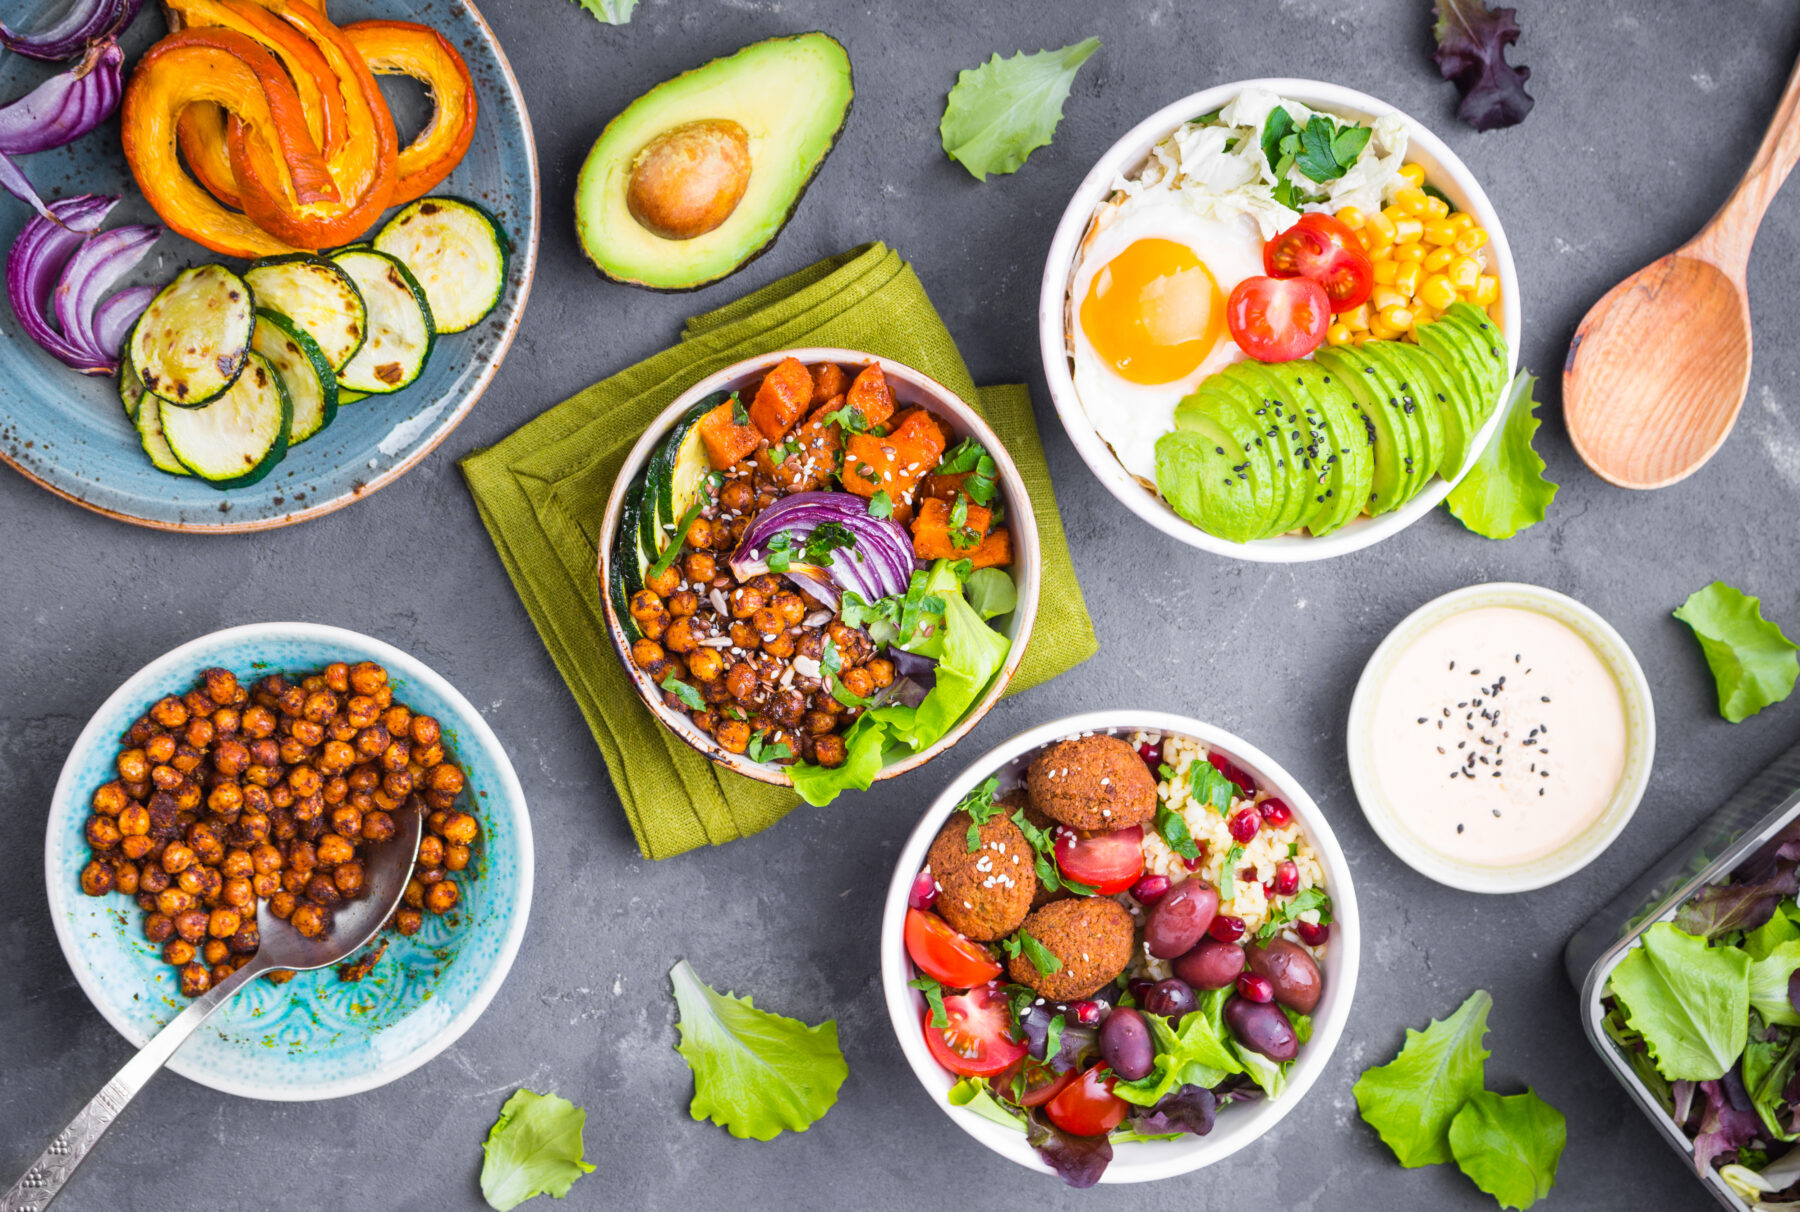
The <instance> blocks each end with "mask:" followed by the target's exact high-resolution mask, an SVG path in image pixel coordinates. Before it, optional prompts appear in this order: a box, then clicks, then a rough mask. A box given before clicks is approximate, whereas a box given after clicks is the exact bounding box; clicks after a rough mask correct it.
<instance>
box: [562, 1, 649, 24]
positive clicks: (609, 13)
mask: <svg viewBox="0 0 1800 1212" xmlns="http://www.w3.org/2000/svg"><path fill="white" fill-rule="evenodd" d="M575 3H577V4H579V5H580V6H581V7H582V8H585V9H586V10H587V11H588V12H590V13H592V14H593V15H594V17H595V18H596V19H597V20H600V21H604V22H606V24H608V25H624V24H625V23H626V22H627V21H629V20H631V10H632V9H634V8H636V7H637V6H638V0H575Z"/></svg>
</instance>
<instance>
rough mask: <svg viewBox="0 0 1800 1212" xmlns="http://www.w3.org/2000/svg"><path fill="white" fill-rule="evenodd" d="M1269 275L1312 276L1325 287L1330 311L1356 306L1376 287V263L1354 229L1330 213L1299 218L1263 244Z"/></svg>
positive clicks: (1274, 276)
mask: <svg viewBox="0 0 1800 1212" xmlns="http://www.w3.org/2000/svg"><path fill="white" fill-rule="evenodd" d="M1263 268H1264V269H1265V270H1267V271H1268V273H1269V276H1270V277H1271V278H1311V279H1312V280H1313V281H1315V282H1317V283H1318V284H1319V285H1320V286H1323V287H1324V288H1325V295H1326V297H1327V298H1329V299H1330V300H1331V310H1332V311H1333V312H1340V311H1349V310H1350V309H1351V308H1352V307H1356V306H1359V305H1360V304H1361V303H1362V302H1363V300H1365V299H1367V298H1368V297H1369V292H1370V291H1372V290H1374V289H1375V267H1374V266H1373V265H1371V264H1370V263H1369V254H1367V253H1365V252H1364V251H1363V249H1362V244H1361V243H1360V242H1359V241H1358V240H1357V238H1356V233H1355V232H1353V231H1351V230H1350V229H1349V228H1348V227H1345V226H1344V224H1343V223H1342V222H1341V221H1340V220H1337V219H1334V218H1332V217H1331V216H1330V215H1321V214H1307V215H1301V216H1300V221H1299V222H1298V223H1296V224H1294V225H1293V226H1292V227H1290V228H1288V229H1287V230H1286V231H1284V232H1282V233H1281V234H1280V235H1278V236H1276V237H1275V238H1274V239H1273V240H1270V241H1269V242H1268V243H1267V244H1265V245H1263Z"/></svg>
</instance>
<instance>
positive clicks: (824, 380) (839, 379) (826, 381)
mask: <svg viewBox="0 0 1800 1212" xmlns="http://www.w3.org/2000/svg"><path fill="white" fill-rule="evenodd" d="M812 377H813V395H812V402H813V406H814V407H815V408H816V407H818V406H819V405H820V404H823V403H825V402H826V401H827V400H829V399H831V397H833V396H841V395H843V394H844V391H845V389H847V388H848V387H849V386H850V376H849V375H847V374H845V373H844V368H843V367H842V366H839V365H838V364H837V363H836V362H821V363H819V364H818V365H817V366H815V367H813V368H812ZM839 403H840V404H841V403H842V401H840V402H839Z"/></svg>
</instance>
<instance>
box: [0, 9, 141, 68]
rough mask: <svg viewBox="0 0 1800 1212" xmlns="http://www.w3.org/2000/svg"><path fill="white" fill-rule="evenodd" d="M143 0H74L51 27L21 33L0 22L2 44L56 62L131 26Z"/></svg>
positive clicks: (34, 57) (30, 56) (71, 56)
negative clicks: (100, 38)
mask: <svg viewBox="0 0 1800 1212" xmlns="http://www.w3.org/2000/svg"><path fill="white" fill-rule="evenodd" d="M143 2H144V0H74V3H72V4H71V5H70V6H69V11H68V12H67V13H65V14H63V17H62V19H61V20H60V21H58V22H57V23H56V24H54V25H52V26H51V27H50V28H49V29H45V30H38V31H37V32H36V33H20V32H18V31H16V30H13V29H9V28H8V27H7V25H6V23H5V22H3V21H0V46H4V47H6V49H8V50H11V51H17V52H18V53H19V54H21V55H25V56H27V57H28V58H32V59H43V60H46V61H49V62H52V63H54V62H56V61H57V60H59V59H70V58H73V57H74V56H75V55H77V54H79V53H81V48H82V47H84V46H86V45H87V44H88V43H89V42H90V41H92V40H93V39H95V38H98V37H99V36H101V35H102V34H105V33H109V32H110V33H114V34H116V33H119V32H121V31H123V30H124V29H125V27H126V26H128V25H130V24H131V23H132V21H133V20H135V19H136V17H137V15H138V10H139V9H140V8H142V7H143Z"/></svg>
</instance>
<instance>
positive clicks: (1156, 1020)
mask: <svg viewBox="0 0 1800 1212" xmlns="http://www.w3.org/2000/svg"><path fill="white" fill-rule="evenodd" d="M1229 994H1230V990H1228V989H1214V990H1212V991H1210V992H1209V993H1207V994H1206V995H1205V996H1204V997H1203V998H1202V999H1201V1001H1200V1008H1199V1009H1198V1010H1191V1011H1189V1012H1188V1013H1187V1015H1186V1016H1185V1017H1183V1018H1182V1020H1181V1026H1180V1027H1179V1029H1177V1028H1174V1027H1171V1026H1169V1020H1168V1019H1166V1018H1164V1017H1163V1016H1162V1015H1160V1014H1146V1015H1144V1021H1145V1022H1146V1023H1148V1024H1150V1035H1151V1038H1152V1040H1153V1041H1154V1043H1155V1044H1156V1060H1155V1066H1156V1067H1155V1068H1153V1069H1151V1070H1150V1072H1149V1073H1147V1074H1146V1075H1144V1076H1143V1077H1141V1078H1139V1079H1138V1080H1137V1081H1134V1082H1124V1081H1122V1082H1116V1083H1114V1085H1113V1093H1114V1094H1116V1095H1118V1096H1119V1097H1120V1098H1122V1099H1124V1100H1125V1101H1126V1102H1128V1103H1135V1104H1137V1105H1138V1106H1140V1107H1153V1106H1155V1105H1156V1104H1157V1103H1159V1102H1161V1101H1162V1100H1163V1097H1164V1096H1165V1095H1168V1094H1170V1093H1173V1092H1174V1091H1176V1090H1179V1089H1181V1087H1183V1086H1206V1087H1209V1088H1210V1087H1212V1086H1216V1085H1218V1084H1219V1083H1220V1082H1222V1081H1224V1080H1225V1079H1226V1078H1227V1077H1230V1076H1231V1075H1232V1074H1233V1073H1243V1072H1245V1071H1246V1068H1247V1066H1246V1065H1245V1063H1244V1060H1243V1059H1240V1056H1241V1055H1242V1054H1240V1053H1239V1052H1238V1050H1237V1049H1236V1048H1234V1047H1232V1045H1231V1037H1230V1035H1229V1033H1228V1032H1227V1031H1226V1028H1225V1001H1226V999H1227V997H1228V996H1229ZM1258 1059H1261V1058H1260V1057H1259V1058H1258ZM1251 1075H1252V1076H1253V1077H1254V1076H1255V1074H1254V1072H1252V1074H1251ZM1259 1082H1260V1079H1259Z"/></svg>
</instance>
